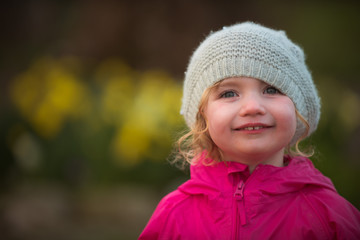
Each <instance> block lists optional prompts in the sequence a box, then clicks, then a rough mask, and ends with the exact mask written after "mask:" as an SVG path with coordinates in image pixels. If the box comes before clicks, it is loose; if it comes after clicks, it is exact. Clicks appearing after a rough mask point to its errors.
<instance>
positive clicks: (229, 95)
mask: <svg viewBox="0 0 360 240" xmlns="http://www.w3.org/2000/svg"><path fill="white" fill-rule="evenodd" d="M236 96H237V94H236V93H235V92H234V91H226V92H224V93H222V94H221V95H220V97H221V98H232V97H236Z"/></svg>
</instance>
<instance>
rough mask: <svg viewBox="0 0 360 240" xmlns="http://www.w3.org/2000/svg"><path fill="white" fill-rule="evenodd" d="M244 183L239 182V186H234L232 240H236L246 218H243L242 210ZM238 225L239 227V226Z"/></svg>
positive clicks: (243, 211) (243, 209)
mask: <svg viewBox="0 0 360 240" xmlns="http://www.w3.org/2000/svg"><path fill="white" fill-rule="evenodd" d="M244 186H245V183H244V181H240V182H239V184H238V185H237V186H236V189H235V192H234V201H235V217H234V219H235V224H234V226H235V229H234V235H233V239H238V237H239V235H240V233H239V230H240V225H241V226H243V225H245V224H246V216H245V208H244V201H243V198H244ZM239 223H240V225H239Z"/></svg>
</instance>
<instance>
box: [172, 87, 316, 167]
mask: <svg viewBox="0 0 360 240" xmlns="http://www.w3.org/2000/svg"><path fill="white" fill-rule="evenodd" d="M220 82H221V81H220ZM220 82H217V83H215V84H214V85H213V86H211V87H209V88H207V89H206V90H205V92H204V93H203V95H202V97H201V99H200V103H199V110H198V112H197V114H196V121H195V124H194V125H193V127H192V128H191V129H190V130H189V131H188V132H186V133H185V134H183V135H182V136H181V137H180V138H179V139H178V141H177V143H176V145H177V147H176V153H175V158H174V159H173V160H172V161H171V162H173V163H175V164H176V165H177V166H178V167H179V168H182V169H183V168H184V167H185V166H186V165H187V164H194V163H196V161H197V160H199V156H200V154H202V153H203V151H204V150H206V156H205V157H204V158H203V159H206V160H207V162H203V163H204V164H206V165H211V164H214V163H216V162H221V161H224V159H223V154H222V151H221V149H220V148H218V147H217V146H216V144H215V143H214V142H213V140H212V139H211V137H210V134H209V131H208V122H207V119H206V116H205V113H204V110H205V108H206V106H207V103H208V100H209V96H210V94H211V93H212V91H213V90H214V89H216V88H217V87H218V86H219V84H220ZM295 114H296V117H297V118H298V119H299V120H300V121H301V122H302V123H303V124H304V126H305V127H306V131H305V132H304V134H303V135H302V136H301V137H300V138H299V139H298V140H297V141H296V143H295V145H294V147H293V148H292V147H291V146H290V144H289V145H288V146H287V147H286V148H285V153H286V154H288V155H290V156H303V157H311V156H312V155H313V154H314V151H313V149H312V148H309V149H307V150H306V151H302V150H300V147H299V144H300V142H302V140H304V139H305V138H306V137H307V136H308V133H309V131H310V125H309V123H308V121H306V119H305V118H304V117H303V116H302V115H301V114H300V113H299V112H298V111H297V109H295ZM211 159H212V160H213V161H212V160H211Z"/></svg>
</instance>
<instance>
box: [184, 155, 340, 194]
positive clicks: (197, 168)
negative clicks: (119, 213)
mask: <svg viewBox="0 0 360 240" xmlns="http://www.w3.org/2000/svg"><path fill="white" fill-rule="evenodd" d="M202 156H204V154H203V155H202ZM202 160H205V162H209V159H200V160H199V161H198V163H197V164H195V165H191V166H190V174H191V179H190V180H189V181H187V182H185V183H184V184H182V185H181V186H180V187H179V190H180V191H182V192H184V193H186V194H190V195H193V194H203V195H207V196H208V197H210V198H215V197H217V196H218V195H219V194H221V193H224V192H232V191H233V190H234V187H235V186H236V185H237V184H238V183H239V182H240V181H243V182H244V183H245V185H246V187H245V191H247V192H248V193H250V192H255V191H256V192H258V191H260V192H262V193H267V194H271V195H277V194H284V193H289V192H295V191H299V190H301V189H302V188H304V187H308V186H313V187H324V188H327V189H330V190H332V191H336V190H335V187H334V185H333V184H332V182H331V180H330V179H329V178H327V177H325V176H324V175H322V173H320V171H319V170H317V169H316V168H315V167H314V165H313V163H312V162H311V161H310V160H309V159H307V158H304V157H293V158H291V157H289V156H285V158H284V161H285V163H287V165H286V166H284V167H275V166H272V165H263V164H259V165H258V166H257V167H256V169H255V170H254V171H253V173H252V174H251V175H250V173H249V169H248V166H247V165H245V164H242V163H238V162H219V163H216V164H213V165H210V166H206V165H204V164H203V162H204V161H202Z"/></svg>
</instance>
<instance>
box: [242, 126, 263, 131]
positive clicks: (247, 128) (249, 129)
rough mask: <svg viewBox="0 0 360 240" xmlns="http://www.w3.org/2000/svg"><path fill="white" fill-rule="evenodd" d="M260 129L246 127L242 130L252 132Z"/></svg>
mask: <svg viewBox="0 0 360 240" xmlns="http://www.w3.org/2000/svg"><path fill="white" fill-rule="evenodd" d="M260 128H262V127H260V126H259V127H246V128H244V129H245V130H248V131H252V130H259V129H260Z"/></svg>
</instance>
